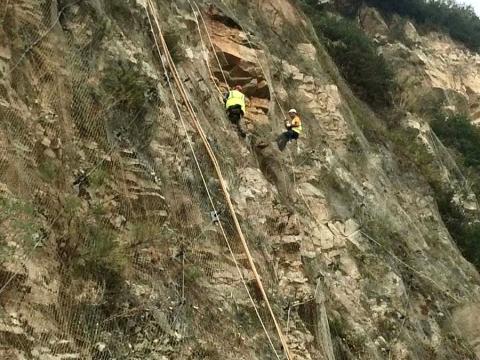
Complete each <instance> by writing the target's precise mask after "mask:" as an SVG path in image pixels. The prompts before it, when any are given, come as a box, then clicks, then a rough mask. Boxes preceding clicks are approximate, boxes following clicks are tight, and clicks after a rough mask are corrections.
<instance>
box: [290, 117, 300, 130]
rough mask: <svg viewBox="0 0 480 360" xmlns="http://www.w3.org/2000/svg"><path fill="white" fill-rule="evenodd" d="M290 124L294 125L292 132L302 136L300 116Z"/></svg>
mask: <svg viewBox="0 0 480 360" xmlns="http://www.w3.org/2000/svg"><path fill="white" fill-rule="evenodd" d="M290 124H291V125H292V130H293V131H295V132H296V133H297V134H301V133H302V132H303V127H302V120H301V119H300V116H298V115H297V116H295V117H294V118H293V120H292V121H291V122H290Z"/></svg>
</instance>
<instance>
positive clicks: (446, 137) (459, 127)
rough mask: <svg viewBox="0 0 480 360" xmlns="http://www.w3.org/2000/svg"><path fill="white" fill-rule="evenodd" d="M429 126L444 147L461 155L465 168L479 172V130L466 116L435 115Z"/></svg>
mask: <svg viewBox="0 0 480 360" xmlns="http://www.w3.org/2000/svg"><path fill="white" fill-rule="evenodd" d="M431 126H432V129H433V131H434V132H435V134H437V136H438V137H439V138H440V140H442V142H443V143H444V144H445V145H447V146H450V147H453V148H454V149H455V150H457V151H458V152H459V153H460V154H462V156H463V158H464V164H465V166H468V167H474V168H476V169H477V170H480V130H479V129H478V128H477V127H476V126H474V125H472V122H471V120H470V119H469V118H468V117H467V116H466V115H461V114H457V115H454V116H445V115H437V116H436V118H435V119H434V120H433V121H432V123H431Z"/></svg>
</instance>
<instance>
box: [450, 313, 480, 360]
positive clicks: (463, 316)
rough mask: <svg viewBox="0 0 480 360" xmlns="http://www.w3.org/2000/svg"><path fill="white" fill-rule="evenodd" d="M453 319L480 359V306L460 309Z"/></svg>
mask: <svg viewBox="0 0 480 360" xmlns="http://www.w3.org/2000/svg"><path fill="white" fill-rule="evenodd" d="M453 317H454V321H455V326H456V327H457V328H458V329H461V330H460V331H461V333H462V334H463V336H464V337H465V338H466V339H467V340H468V341H469V342H470V344H472V346H473V348H474V349H475V353H476V354H477V357H478V358H479V359H480V305H479V304H472V305H467V306H462V307H459V308H458V309H456V310H455V312H454V313H453Z"/></svg>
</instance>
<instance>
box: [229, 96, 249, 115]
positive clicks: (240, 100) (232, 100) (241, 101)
mask: <svg viewBox="0 0 480 360" xmlns="http://www.w3.org/2000/svg"><path fill="white" fill-rule="evenodd" d="M234 105H240V106H241V107H242V111H243V114H245V113H246V112H245V95H243V94H242V93H241V92H240V91H238V90H232V91H229V92H228V97H227V99H226V102H225V108H226V109H228V108H229V107H231V106H234Z"/></svg>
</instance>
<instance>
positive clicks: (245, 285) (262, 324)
mask: <svg viewBox="0 0 480 360" xmlns="http://www.w3.org/2000/svg"><path fill="white" fill-rule="evenodd" d="M152 15H153V14H152ZM147 17H148V21H149V24H150V28H151V31H152V35H153V38H154V41H155V46H156V48H157V51H158V53H159V56H160V60H161V62H162V67H163V69H164V73H165V77H166V79H167V83H168V86H169V89H170V92H171V94H172V98H173V101H174V104H175V108H176V110H177V113H178V115H179V118H180V121H181V124H182V128H183V130H184V132H185V134H186V138H187V142H188V145H189V147H190V151H191V153H192V156H193V158H194V161H195V164H196V167H197V169H198V171H199V173H200V177H201V179H202V184H203V186H204V188H205V191H206V193H207V196H208V199H209V202H210V205H211V206H212V209H213V211H214V212H215V213H218V211H217V208H216V206H215V203H214V201H213V198H212V195H211V193H210V190H209V188H208V185H207V182H206V180H205V176H204V174H203V170H202V167H201V166H200V162H199V160H198V157H197V155H196V152H195V149H194V147H193V143H192V140H191V138H190V136H189V135H188V131H187V127H186V125H185V121H184V118H183V115H182V111H181V109H180V105H179V104H178V101H177V99H176V96H175V92H174V90H173V85H172V83H171V80H170V76H168V71H167V68H168V66H167V64H165V61H164V58H163V56H162V52H161V50H160V46H159V44H158V39H157V36H156V34H155V32H154V30H153V23H152V21H151V17H150V13H149V12H148V10H147ZM219 227H220V230H221V232H222V235H223V238H224V239H225V242H226V244H227V248H228V250H229V252H230V255H231V257H232V260H233V262H234V264H235V267H236V270H237V272H238V274H239V276H240V279H241V281H242V283H243V285H244V287H245V290H246V292H247V295H248V297H249V300H250V302H251V303H252V305H253V307H254V310H255V313H256V315H257V317H258V319H259V321H260V324H261V326H262V329H263V330H264V332H265V334H266V336H267V339H268V341H269V343H270V346H271V347H272V349H273V351H274V353H275V356H276V357H277V359H280V357H279V355H278V353H277V351H276V349H275V346H274V345H273V342H272V340H271V338H270V335H269V333H268V331H267V329H266V326H265V324H264V322H263V320H262V317H261V315H260V312H259V310H258V307H257V305H256V304H255V301H254V300H253V297H252V295H251V293H250V290H249V289H248V286H247V283H246V281H245V278H244V276H243V274H242V271H241V269H240V266H239V264H238V261H237V259H236V257H235V254H234V252H233V249H232V247H231V245H230V241H229V240H228V237H227V235H226V232H225V229H224V227H223V225H222V223H221V222H219Z"/></svg>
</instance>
